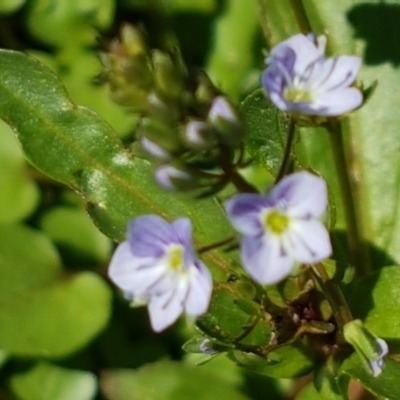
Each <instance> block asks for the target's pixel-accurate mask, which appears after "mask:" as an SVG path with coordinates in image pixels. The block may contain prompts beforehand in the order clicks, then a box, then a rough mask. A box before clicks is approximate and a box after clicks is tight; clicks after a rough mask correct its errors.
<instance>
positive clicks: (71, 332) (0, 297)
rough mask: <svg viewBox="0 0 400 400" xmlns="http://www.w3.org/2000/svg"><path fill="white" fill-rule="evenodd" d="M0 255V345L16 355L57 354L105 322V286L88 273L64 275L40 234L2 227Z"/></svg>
mask: <svg viewBox="0 0 400 400" xmlns="http://www.w3.org/2000/svg"><path fill="white" fill-rule="evenodd" d="M0 254H1V258H0V270H1V274H2V279H1V280H0V326H1V327H2V328H1V329H0V348H2V349H3V350H5V351H7V352H9V353H11V354H12V355H18V356H45V357H61V356H65V355H67V354H70V353H72V352H73V351H76V350H78V349H79V348H81V347H82V346H84V345H85V344H86V343H87V342H89V341H90V340H92V339H93V337H94V336H95V335H97V334H98V333H99V332H100V330H101V329H103V327H104V326H105V325H106V323H107V321H108V318H109V315H110V311H111V310H110V308H111V304H110V303H111V292H110V289H109V288H108V286H107V285H106V284H105V283H104V282H103V280H102V279H100V278H99V277H98V276H97V275H95V274H92V273H89V272H87V273H81V274H77V275H74V276H72V277H67V276H63V274H62V270H61V268H60V267H59V259H58V256H57V254H56V253H55V251H54V248H53V246H52V245H51V243H50V242H49V241H48V239H47V238H46V237H45V236H44V235H43V234H41V233H39V232H36V231H34V230H32V229H28V228H24V227H22V226H11V225H10V226H4V225H3V226H0ZM21 332H24V334H23V335H22V334H21Z"/></svg>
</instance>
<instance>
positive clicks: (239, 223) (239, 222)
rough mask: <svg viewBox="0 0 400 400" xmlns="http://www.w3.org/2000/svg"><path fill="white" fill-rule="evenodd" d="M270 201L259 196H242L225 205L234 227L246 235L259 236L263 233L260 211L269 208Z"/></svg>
mask: <svg viewBox="0 0 400 400" xmlns="http://www.w3.org/2000/svg"><path fill="white" fill-rule="evenodd" d="M268 205H269V203H268V200H267V199H266V198H265V197H264V196H261V195H259V194H241V195H238V196H235V197H233V198H232V199H230V200H228V201H227V202H226V203H225V209H226V212H227V214H228V217H229V219H230V221H231V223H232V225H233V226H234V227H235V228H236V229H237V230H238V231H239V232H240V233H242V234H244V235H257V234H258V233H260V231H261V224H260V221H259V213H260V211H261V210H262V209H263V208H265V207H268Z"/></svg>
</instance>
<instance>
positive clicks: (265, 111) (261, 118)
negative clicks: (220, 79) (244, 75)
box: [240, 89, 288, 177]
mask: <svg viewBox="0 0 400 400" xmlns="http://www.w3.org/2000/svg"><path fill="white" fill-rule="evenodd" d="M240 111H241V113H242V115H243V118H244V120H245V123H246V130H247V136H246V150H247V151H248V152H249V153H250V155H251V156H252V157H253V158H254V159H255V161H256V162H257V163H258V164H259V165H261V166H262V167H264V168H265V169H267V171H268V172H269V173H270V174H271V175H272V176H273V177H275V176H276V175H277V174H278V171H279V168H280V166H281V163H282V159H283V155H284V152H285V147H286V141H287V133H288V120H287V117H286V116H285V114H284V113H282V111H280V110H279V109H278V108H276V107H275V106H274V105H273V104H272V103H271V101H270V100H269V99H267V97H266V93H265V91H264V90H263V89H257V90H255V91H254V92H253V93H252V94H251V95H249V96H248V97H246V99H245V100H244V101H243V102H242V104H241V108H240Z"/></svg>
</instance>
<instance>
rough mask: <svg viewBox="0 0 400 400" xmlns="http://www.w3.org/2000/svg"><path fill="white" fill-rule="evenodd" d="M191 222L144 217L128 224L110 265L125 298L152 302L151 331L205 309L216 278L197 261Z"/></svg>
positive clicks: (158, 330)
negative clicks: (183, 314)
mask: <svg viewBox="0 0 400 400" xmlns="http://www.w3.org/2000/svg"><path fill="white" fill-rule="evenodd" d="M191 231H192V225H191V222H190V220H189V219H188V218H180V219H177V220H176V221H174V222H172V223H171V224H169V223H168V222H166V221H165V220H163V219H162V218H161V217H158V216H156V215H146V216H142V217H139V218H136V219H134V220H132V221H131V222H130V224H129V229H128V239H127V240H126V241H125V242H122V243H121V244H120V245H119V246H118V248H117V250H116V251H115V253H114V255H113V258H112V260H111V264H110V267H109V272H108V273H109V276H110V278H111V280H112V281H113V282H114V283H115V284H116V285H117V286H118V287H119V288H120V289H121V290H123V291H124V293H125V296H127V297H129V298H131V299H133V300H134V301H135V300H139V301H143V300H146V301H147V302H148V311H149V314H150V321H151V326H152V328H153V330H155V331H156V332H160V331H162V330H163V329H165V328H167V327H168V326H170V325H171V324H172V323H173V322H175V321H176V319H177V318H178V317H179V316H180V315H181V314H182V312H186V313H187V314H189V315H192V316H199V315H201V314H203V313H205V312H206V311H207V308H208V304H209V301H210V297H211V291H212V279H211V275H210V273H209V271H208V269H207V268H206V267H205V265H204V264H203V263H202V262H201V261H200V260H199V259H197V258H196V257H195V254H194V251H193V247H192V237H191V235H192V232H191Z"/></svg>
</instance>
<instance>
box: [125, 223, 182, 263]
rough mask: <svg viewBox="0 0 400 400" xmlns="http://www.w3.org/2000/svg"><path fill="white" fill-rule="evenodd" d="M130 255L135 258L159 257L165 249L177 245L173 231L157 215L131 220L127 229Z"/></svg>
mask: <svg viewBox="0 0 400 400" xmlns="http://www.w3.org/2000/svg"><path fill="white" fill-rule="evenodd" d="M128 237H129V239H128V240H129V243H130V245H131V249H132V253H133V254H134V255H135V256H137V257H161V256H162V255H163V254H164V252H165V247H166V246H168V245H169V244H171V243H178V240H177V237H176V235H175V231H174V229H173V228H172V227H171V225H170V224H169V223H168V222H167V221H165V220H164V219H163V218H161V217H159V216H158V215H144V216H142V217H138V218H135V219H133V220H132V221H131V222H130V223H129V227H128Z"/></svg>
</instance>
